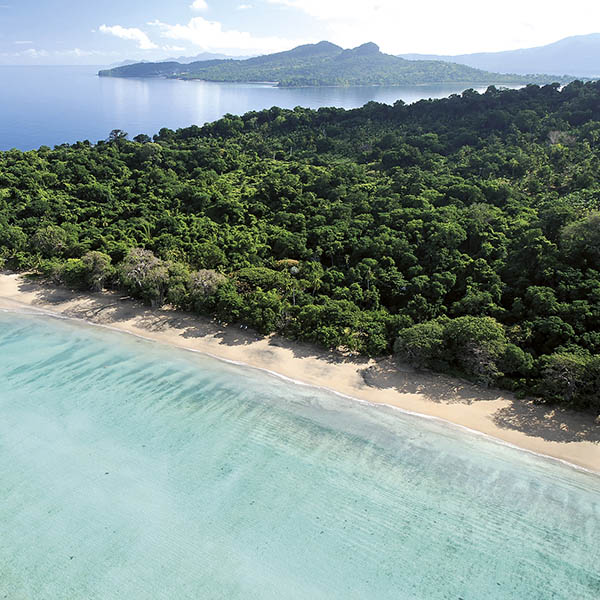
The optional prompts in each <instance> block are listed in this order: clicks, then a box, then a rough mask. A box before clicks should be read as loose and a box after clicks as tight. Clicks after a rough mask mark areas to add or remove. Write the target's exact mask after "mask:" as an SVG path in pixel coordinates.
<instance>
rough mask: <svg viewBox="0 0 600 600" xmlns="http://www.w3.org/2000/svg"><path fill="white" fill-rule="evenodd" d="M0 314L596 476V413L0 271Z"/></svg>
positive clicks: (599, 444)
mask: <svg viewBox="0 0 600 600" xmlns="http://www.w3.org/2000/svg"><path fill="white" fill-rule="evenodd" d="M0 309H6V310H24V309H28V310H30V309H35V310H39V311H47V312H52V313H54V314H57V315H61V316H68V317H71V318H76V319H82V320H86V321H89V322H92V323H95V324H99V325H105V326H110V327H112V328H115V329H119V330H122V331H125V332H129V333H133V334H135V335H139V336H143V337H145V338H149V339H152V340H155V341H157V342H161V343H166V344H171V345H173V346H178V347H181V348H187V349H190V350H195V351H199V352H204V353H207V354H210V355H213V356H216V357H219V358H222V359H226V360H230V361H237V362H240V363H244V364H247V365H250V366H253V367H256V368H260V369H267V370H269V371H272V372H275V373H277V374H279V375H282V376H285V377H288V378H290V379H294V380H297V381H300V382H303V383H307V384H312V385H316V386H320V387H325V388H328V389H331V390H334V391H336V392H339V393H341V394H345V395H348V396H352V397H355V398H358V399H361V400H365V401H368V402H374V403H379V404H387V405H391V406H395V407H398V408H401V409H403V410H407V411H411V412H415V413H420V414H422V415H427V416H430V417H436V418H440V419H444V420H446V421H449V422H451V423H454V424H456V425H459V426H462V427H467V428H469V429H472V430H475V431H477V432H480V433H483V434H485V435H489V436H492V437H494V438H497V439H498V440H501V441H503V442H506V443H509V444H513V445H515V446H518V447H520V448H522V449H525V450H528V451H531V452H536V453H539V454H543V455H547V456H549V457H553V458H556V459H559V460H563V461H567V462H569V463H572V464H573V465H577V466H579V467H583V468H586V469H589V470H593V471H597V472H600V425H598V424H596V423H595V418H594V417H595V415H591V414H582V413H576V412H573V411H567V410H562V409H558V408H555V407H551V406H546V405H541V404H536V403H534V402H533V401H531V400H519V399H516V398H514V397H513V396H511V395H510V394H508V393H506V392H502V391H499V390H489V389H484V388H481V387H478V386H476V385H472V384H470V383H467V382H464V381H461V380H459V379H453V378H451V377H447V376H443V375H438V374H434V373H430V372H423V371H416V370H414V369H412V368H410V367H408V366H398V365H396V364H395V363H394V362H393V361H392V360H391V359H382V360H378V361H375V360H369V359H366V358H360V357H355V356H345V355H343V354H341V353H335V352H327V351H325V350H323V349H320V348H317V347H314V346H311V345H309V344H303V343H299V342H293V341H290V340H286V339H284V338H282V337H279V336H269V337H261V336H259V335H257V334H256V333H254V332H251V331H250V330H245V329H241V328H240V327H239V326H227V327H225V326H221V325H219V324H218V323H216V322H214V321H211V320H209V319H205V318H202V317H198V316H195V315H191V314H187V313H182V312H179V311H174V310H170V309H149V308H147V307H144V306H142V305H141V304H140V303H138V302H136V301H133V300H131V299H129V298H127V297H125V296H123V295H120V294H118V293H114V292H102V293H97V294H91V293H78V292H72V291H69V290H67V289H64V288H57V287H49V286H45V285H42V284H40V283H36V282H32V281H30V280H28V279H26V278H23V277H22V276H20V275H16V274H8V273H5V274H0Z"/></svg>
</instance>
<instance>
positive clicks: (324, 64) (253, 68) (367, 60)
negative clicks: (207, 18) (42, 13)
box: [99, 42, 572, 87]
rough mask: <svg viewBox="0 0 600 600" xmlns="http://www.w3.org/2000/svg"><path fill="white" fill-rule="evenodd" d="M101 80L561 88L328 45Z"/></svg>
mask: <svg viewBox="0 0 600 600" xmlns="http://www.w3.org/2000/svg"><path fill="white" fill-rule="evenodd" d="M99 75H100V76H101V77H177V78H180V79H202V80H205V81H222V82H252V81H270V82H277V83H278V85H280V86H281V87H301V86H349V85H420V84H436V83H463V84H473V85H477V84H478V85H492V84H494V85H502V84H506V85H508V84H526V83H551V82H554V81H558V82H560V83H565V82H567V81H570V80H571V79H572V78H569V77H564V76H563V77H556V76H550V75H528V76H523V75H510V74H499V73H489V72H487V71H482V70H480V69H474V68H472V67H468V66H465V65H459V64H455V63H449V62H444V61H436V60H430V61H422V60H405V59H403V58H399V57H397V56H391V55H389V54H383V53H382V52H380V50H379V47H378V46H377V45H376V44H372V43H369V44H364V45H362V46H359V47H358V48H354V49H351V50H344V49H343V48H341V47H340V46H336V45H335V44H332V43H330V42H320V43H318V44H308V45H305V46H298V47H297V48H294V49H293V50H289V51H287V52H279V53H277V54H268V55H265V56H258V57H256V58H250V59H246V60H210V61H198V62H193V63H190V64H181V63H178V62H166V63H139V64H134V65H127V66H123V67H117V68H114V69H108V70H104V71H100V73H99Z"/></svg>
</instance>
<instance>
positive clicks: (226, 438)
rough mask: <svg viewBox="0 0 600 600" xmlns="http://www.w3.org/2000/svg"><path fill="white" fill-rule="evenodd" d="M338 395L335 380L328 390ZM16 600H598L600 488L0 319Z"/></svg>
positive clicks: (391, 414) (345, 407)
mask: <svg viewBox="0 0 600 600" xmlns="http://www.w3.org/2000/svg"><path fill="white" fill-rule="evenodd" d="M325 383H326V382H325ZM0 490H1V493H2V502H0V540H1V543H0V598H10V599H11V600H20V599H25V598H27V599H32V598H34V599H53V600H63V599H64V600H73V599H75V600H77V599H86V600H91V599H114V598H126V599H128V600H137V599H140V600H141V599H144V600H146V599H148V598H153V599H162V598H165V599H169V600H176V599H190V598H202V599H211V598H223V599H228V600H231V599H238V598H239V599H252V598H255V599H261V600H269V599H281V598H285V599H302V600H307V599H311V600H312V599H319V598H321V599H327V600H335V599H340V600H349V599H367V598H368V599H395V600H403V599H407V600H408V599H410V600H414V599H426V600H435V599H442V598H444V599H455V600H458V599H459V598H463V599H464V600H482V599H485V600H495V599H509V598H510V599H519V600H529V599H539V600H548V599H551V598H555V599H562V598H564V599H569V600H574V599H577V600H586V599H590V600H591V599H594V600H597V599H598V598H599V597H600V573H599V570H600V544H599V543H598V540H599V539H600V478H599V477H597V476H595V475H593V474H590V473H585V472H582V471H577V470H575V469H573V468H570V467H567V466H565V465H563V464H560V463H558V462H555V461H551V460H548V459H543V458H539V457H536V456H534V455H531V454H528V453H525V452H521V451H518V450H515V449H512V448H509V447H507V446H503V445H500V444H499V443H496V442H493V441H491V440H488V439H486V438H483V437H481V436H476V435H474V434H470V433H468V432H465V431H462V430H460V429H458V428H455V427H452V426H449V425H445V424H443V423H441V422H437V421H434V420H427V419H424V418H419V417H415V416H410V415H406V414H403V413H401V412H399V411H395V410H393V409H389V408H384V407H375V406H368V405H365V404H361V403H358V402H356V401H353V400H349V399H345V398H342V397H339V396H336V395H334V394H331V393H328V392H325V391H320V390H317V389H315V388H311V387H306V386H299V385H295V384H293V383H290V382H287V381H283V380H281V379H277V378H275V377H272V376H270V375H268V374H266V373H263V372H260V371H257V370H253V369H250V368H245V367H239V366H235V365H231V364H226V363H222V362H219V361H217V360H215V359H211V358H208V357H204V356H201V355H197V354H192V353H189V352H185V351H183V350H175V349H171V348H168V347H162V346H160V345H158V344H154V343H151V342H147V341H145V340H141V339H137V338H134V337H131V336H127V335H125V334H120V333H116V332H113V331H108V330H104V329H99V328H94V327H91V326H88V325H84V324H78V323H74V322H70V321H63V320H54V319H50V318H47V317H38V316H25V315H19V314H13V313H6V312H5V313H2V312H0Z"/></svg>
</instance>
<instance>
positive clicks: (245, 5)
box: [237, 4, 252, 10]
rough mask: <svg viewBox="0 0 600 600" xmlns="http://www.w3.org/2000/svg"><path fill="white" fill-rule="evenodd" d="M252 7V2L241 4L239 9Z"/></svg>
mask: <svg viewBox="0 0 600 600" xmlns="http://www.w3.org/2000/svg"><path fill="white" fill-rule="evenodd" d="M250 8H252V4H240V5H239V6H238V7H237V9H238V10H249V9H250Z"/></svg>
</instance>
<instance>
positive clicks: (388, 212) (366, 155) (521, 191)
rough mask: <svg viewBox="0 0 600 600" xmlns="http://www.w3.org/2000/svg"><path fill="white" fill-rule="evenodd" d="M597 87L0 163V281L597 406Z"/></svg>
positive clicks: (209, 132)
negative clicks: (47, 281) (110, 296)
mask: <svg viewBox="0 0 600 600" xmlns="http://www.w3.org/2000/svg"><path fill="white" fill-rule="evenodd" d="M599 139H600V83H585V84H583V83H581V82H575V83H573V84H570V85H568V86H566V87H565V88H564V89H562V90H560V89H559V86H556V85H552V86H545V87H541V88H540V87H538V86H527V87H525V88H523V89H520V90H505V91H499V90H497V89H496V88H493V87H492V88H489V89H488V91H487V92H486V93H485V94H478V93H476V92H474V91H472V90H470V91H467V92H464V93H463V94H462V95H460V96H459V95H455V96H452V97H450V98H448V99H445V100H439V101H420V102H417V103H415V104H412V105H408V106H407V105H404V104H403V103H402V102H398V103H396V104H395V105H394V106H388V105H382V104H376V103H369V104H368V105H366V106H365V107H364V108H361V109H357V110H352V111H345V110H342V109H334V108H330V109H320V110H318V111H313V110H309V109H303V108H297V109H294V110H282V109H279V108H272V109H270V110H265V111H262V112H251V113H248V114H246V115H244V116H242V117H237V116H232V115H229V116H227V117H225V118H223V119H221V120H219V121H217V122H215V123H212V124H209V125H206V126H204V127H196V126H194V127H190V128H187V129H181V130H179V131H171V130H168V129H162V130H161V131H160V133H159V134H157V135H155V136H154V138H153V139H150V138H149V137H147V136H138V137H136V139H135V140H134V141H128V140H127V139H126V135H125V134H124V133H123V132H120V131H114V132H112V134H111V135H110V136H109V139H108V140H107V141H105V142H99V143H98V144H96V145H92V144H90V143H89V142H83V143H78V144H75V145H73V146H68V145H62V146H57V147H56V148H55V149H53V150H52V149H50V148H48V147H42V148H40V150H39V151H37V152H35V151H34V152H19V151H17V150H11V151H9V152H3V153H0V268H1V267H2V265H4V266H5V267H7V268H11V269H15V270H19V271H31V270H34V271H38V272H40V273H42V274H44V275H45V276H46V277H48V278H51V279H52V280H54V281H58V282H62V283H66V284H67V285H69V286H71V287H73V288H79V289H97V288H99V287H102V286H109V287H113V288H117V289H121V290H123V291H124V292H125V293H128V294H130V295H133V296H136V297H138V298H141V299H142V300H144V301H145V302H147V303H148V304H153V305H162V304H163V303H169V304H171V305H174V306H176V307H180V308H183V309H186V310H192V311H196V312H198V313H201V314H205V315H213V316H216V317H217V318H218V319H219V320H221V321H225V322H228V323H242V324H246V325H249V326H252V327H253V328H255V329H257V330H259V331H260V332H262V333H264V334H268V333H271V332H275V331H277V332H279V333H281V334H282V335H285V336H288V337H290V338H294V339H301V340H306V341H310V342H313V343H317V344H320V345H322V346H325V347H327V348H335V347H341V348H345V349H346V350H349V351H354V352H359V353H363V354H368V355H371V356H378V355H383V354H389V353H391V352H392V351H394V352H395V353H396V355H397V356H398V357H399V358H400V359H401V360H402V361H409V362H411V363H413V364H415V365H417V366H420V367H422V366H427V367H429V368H433V369H437V370H444V371H450V372H452V373H460V374H462V375H463V376H465V377H469V378H471V379H474V380H477V381H479V382H482V383H484V384H487V385H499V386H504V387H507V388H510V389H512V390H515V391H518V392H522V393H533V394H536V395H537V396H539V397H542V398H545V399H547V400H550V401H558V402H562V403H564V404H569V405H573V406H576V407H580V408H586V409H589V408H591V409H593V410H596V411H600V267H599V265H600V146H599V145H598V140H599Z"/></svg>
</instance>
